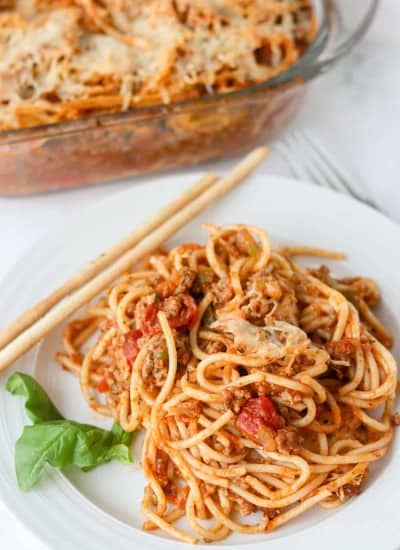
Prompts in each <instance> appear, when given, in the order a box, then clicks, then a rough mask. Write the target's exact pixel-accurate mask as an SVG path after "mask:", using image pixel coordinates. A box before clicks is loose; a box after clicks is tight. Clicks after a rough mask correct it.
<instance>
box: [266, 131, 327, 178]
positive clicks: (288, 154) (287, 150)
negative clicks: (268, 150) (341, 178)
mask: <svg viewBox="0 0 400 550" xmlns="http://www.w3.org/2000/svg"><path fill="white" fill-rule="evenodd" d="M276 149H277V151H279V152H280V153H281V155H282V156H283V157H284V158H285V160H286V161H287V163H288V165H289V167H290V169H291V171H292V173H293V175H294V176H295V177H296V178H298V179H301V180H305V181H309V180H310V175H309V174H308V173H307V171H306V170H305V169H304V167H303V165H302V164H301V163H300V162H298V160H297V159H296V155H295V154H293V148H292V146H291V144H290V142H288V140H287V139H285V138H283V139H281V140H280V141H279V142H278V143H277V144H276ZM311 181H312V183H315V184H316V185H319V183H318V182H316V181H314V180H311Z"/></svg>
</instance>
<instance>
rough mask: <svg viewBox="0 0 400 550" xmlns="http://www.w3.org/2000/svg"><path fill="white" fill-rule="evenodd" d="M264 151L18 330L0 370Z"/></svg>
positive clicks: (237, 178)
mask: <svg viewBox="0 0 400 550" xmlns="http://www.w3.org/2000/svg"><path fill="white" fill-rule="evenodd" d="M267 154H268V149H266V148H265V147H260V148H258V149H255V150H254V151H252V152H251V153H250V154H249V155H247V157H245V159H243V160H242V161H241V162H240V163H239V164H238V165H237V166H236V167H235V168H234V169H233V170H232V172H230V173H229V174H228V175H227V176H225V177H224V178H222V179H221V180H219V181H218V182H217V183H215V184H214V185H212V186H211V187H209V188H208V189H206V190H205V191H204V192H203V193H202V194H201V195H200V196H199V197H198V198H196V199H194V200H193V201H192V202H191V203H189V204H188V205H187V206H185V207H184V208H182V209H181V210H180V211H178V212H177V213H176V214H175V215H174V216H172V217H171V218H170V219H169V220H168V221H166V222H165V223H163V224H162V225H161V226H160V227H158V228H157V229H155V230H154V231H153V232H152V233H150V234H149V235H148V236H146V237H145V238H144V239H143V240H142V241H141V242H140V243H139V244H138V245H137V246H136V247H135V248H133V249H131V250H129V251H128V252H125V253H124V254H123V255H122V256H121V257H120V258H118V259H117V260H116V261H115V262H114V263H113V264H112V265H111V266H109V267H108V268H107V269H105V270H104V271H103V272H101V273H100V274H99V275H97V276H96V277H95V278H94V279H92V280H91V281H90V282H89V283H87V284H86V285H84V286H82V287H81V288H79V289H78V290H77V291H76V292H75V293H74V294H72V295H71V296H68V297H66V298H65V299H64V300H63V301H62V302H61V303H59V304H57V305H56V306H55V307H54V308H53V309H52V310H51V311H49V312H48V313H47V314H46V315H45V316H44V317H42V318H41V319H39V320H38V321H37V322H36V323H35V324H33V325H32V326H31V327H30V328H28V329H27V330H26V331H25V332H24V333H22V334H20V335H19V336H18V337H17V338H16V339H14V340H13V341H12V342H11V343H10V344H8V346H6V347H5V348H3V349H2V350H1V351H0V371H2V370H4V369H5V368H7V367H8V366H10V365H11V364H12V363H14V362H15V361H16V360H17V359H19V358H20V357H21V356H22V355H24V353H26V352H27V351H29V350H30V349H31V348H32V347H33V346H34V345H35V344H36V343H37V342H39V340H40V339H41V338H43V337H44V336H45V335H46V334H48V333H49V332H50V331H51V330H53V329H54V328H55V327H57V326H58V325H60V324H61V323H62V322H63V321H64V320H65V319H67V318H68V317H69V316H70V315H71V314H72V313H74V312H75V311H77V310H78V309H79V308H80V307H82V306H83V305H84V304H86V303H87V302H89V301H90V300H92V299H93V298H94V297H95V296H96V295H98V294H99V293H100V292H102V291H103V290H104V289H105V288H106V287H107V286H108V285H109V284H111V283H112V282H113V281H114V280H115V279H117V278H118V277H119V276H120V275H122V274H123V273H124V272H125V271H126V270H127V269H129V267H130V266H132V265H133V264H134V263H135V262H137V261H138V260H140V259H141V258H143V256H145V255H146V254H149V253H151V252H152V251H153V250H154V249H156V248H157V247H159V246H160V245H161V244H163V243H164V242H165V241H166V240H167V239H169V238H170V237H171V236H172V235H173V234H174V233H176V232H177V231H178V230H179V229H181V228H182V227H183V226H184V225H186V224H187V223H188V222H189V221H191V220H192V219H193V218H194V217H195V216H197V215H198V214H200V212H202V211H203V210H204V209H205V208H207V207H208V206H210V205H211V204H213V203H214V202H215V201H216V200H218V199H219V198H221V197H222V196H223V195H224V194H225V193H227V192H228V191H230V190H231V189H233V188H234V187H235V186H236V185H238V184H239V183H240V182H241V181H242V180H243V179H244V178H245V177H246V176H248V175H249V174H250V173H251V172H252V171H253V170H254V169H255V168H256V167H257V166H258V165H259V164H260V162H262V161H263V160H264V159H265V157H266V156H267Z"/></svg>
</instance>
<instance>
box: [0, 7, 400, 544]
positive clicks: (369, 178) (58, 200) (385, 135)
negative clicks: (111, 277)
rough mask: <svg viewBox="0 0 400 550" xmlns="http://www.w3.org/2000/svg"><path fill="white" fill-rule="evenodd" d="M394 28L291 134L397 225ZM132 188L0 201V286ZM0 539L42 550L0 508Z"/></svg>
mask: <svg viewBox="0 0 400 550" xmlns="http://www.w3.org/2000/svg"><path fill="white" fill-rule="evenodd" d="M399 21H400V3H399V2H398V0H382V6H381V8H380V10H379V13H378V16H377V19H376V20H375V22H374V25H373V27H372V29H371V30H370V32H369V34H368V36H367V38H366V39H365V40H364V42H363V45H362V46H361V47H359V48H358V49H356V50H355V51H354V53H353V54H352V55H351V56H350V57H349V58H348V59H346V60H345V61H344V62H342V63H341V64H340V66H338V67H337V68H335V69H334V70H333V71H332V72H331V73H329V74H328V75H325V76H324V77H323V78H321V79H320V80H318V81H316V82H315V83H314V84H313V86H312V88H311V90H310V91H309V94H308V96H307V98H306V102H305V105H304V107H303V109H302V111H301V113H300V114H299V116H298V117H297V119H296V121H295V122H294V124H293V127H298V128H307V131H309V132H310V133H312V135H313V136H314V137H317V138H318V139H320V140H321V142H322V143H323V144H324V146H325V147H326V148H328V149H329V150H330V152H331V153H332V154H334V155H335V157H336V158H337V160H338V161H339V162H340V163H342V164H343V165H344V166H345V167H346V169H347V170H348V171H349V172H350V173H351V174H352V175H353V176H354V178H357V179H358V180H359V181H360V182H361V183H362V184H363V185H365V186H367V187H369V188H370V190H371V191H372V192H373V196H374V199H375V201H376V202H377V203H378V204H379V206H380V207H381V209H382V210H383V211H385V212H386V213H387V214H388V215H389V216H391V217H392V218H393V219H395V220H397V221H399V222H400V153H399V149H400V139H399V131H400V61H399V59H400V33H399V30H398V24H399ZM230 165H231V162H219V163H214V164H213V165H212V167H213V169H215V170H224V169H227V168H229V166H230ZM202 170H204V167H203V168H202ZM262 170H263V171H264V172H265V173H266V174H271V173H275V174H280V175H290V172H289V169H288V167H287V166H286V165H285V163H284V161H283V159H282V158H280V157H279V155H278V154H277V153H272V155H271V157H270V160H269V162H268V163H266V164H265V165H264V167H263V168H262ZM134 184H135V183H134V182H132V183H130V182H128V183H127V182H123V183H122V182H121V183H114V184H112V185H108V186H107V185H103V186H96V187H93V188H86V189H80V190H76V191H68V192H62V193H54V194H50V195H42V196H37V197H27V198H20V199H16V198H13V199H5V198H3V199H1V198H0V246H1V263H0V278H1V277H2V276H3V275H4V274H5V273H6V272H7V271H8V270H9V269H10V267H12V265H13V264H14V262H15V261H16V259H17V258H18V257H20V256H21V255H22V254H23V253H24V252H25V251H27V250H29V248H30V247H31V245H32V244H33V243H34V242H35V241H36V240H37V239H38V238H40V237H41V236H42V235H44V234H45V233H46V232H48V231H50V230H51V229H52V228H54V227H57V225H58V224H59V223H61V222H62V220H63V219H65V217H66V216H67V215H68V213H71V212H76V211H77V210H79V209H82V208H84V207H85V206H86V205H89V204H92V203H93V201H96V200H98V199H101V198H103V197H107V196H108V195H110V194H111V193H115V192H116V191H118V190H122V189H124V188H126V186H127V185H134ZM0 324H1V320H0ZM0 533H1V546H2V547H3V548H9V549H12V550H45V546H44V545H43V544H42V543H41V542H40V541H38V540H37V539H36V537H35V536H34V535H32V534H31V533H30V532H28V530H27V529H26V528H25V527H24V526H23V525H22V524H21V523H20V522H19V521H18V520H17V519H15V518H14V517H13V516H12V515H11V514H10V513H9V512H8V511H7V509H6V507H5V506H4V504H2V503H1V502H0Z"/></svg>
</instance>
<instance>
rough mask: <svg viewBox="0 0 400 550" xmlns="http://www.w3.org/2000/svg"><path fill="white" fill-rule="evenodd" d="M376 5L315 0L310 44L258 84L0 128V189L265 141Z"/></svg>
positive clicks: (86, 178) (187, 160) (134, 170)
mask: <svg viewBox="0 0 400 550" xmlns="http://www.w3.org/2000/svg"><path fill="white" fill-rule="evenodd" d="M378 2H379V0H352V1H351V2H349V1H348V0H316V1H315V2H314V4H315V10H316V15H317V18H318V21H319V29H318V33H317V36H316V39H315V41H314V42H313V44H312V45H311V46H310V48H309V49H308V50H307V52H306V53H305V54H304V55H303V56H302V57H301V58H300V60H299V61H298V62H297V63H296V64H295V65H293V66H292V67H291V68H290V69H288V70H287V71H285V72H283V73H281V74H280V75H279V76H277V77H275V78H273V79H271V80H268V81H266V82H263V83H262V84H257V85H253V86H249V87H247V88H244V89H242V90H239V91H236V92H231V93H228V94H223V95H212V96H206V97H202V98H200V99H195V100H187V101H182V102H179V103H173V104H171V105H156V106H152V107H142V108H137V109H133V110H130V111H128V112H123V113H117V114H116V113H113V114H109V115H100V116H93V117H88V118H84V119H79V120H76V121H72V122H71V121H68V122H62V123H58V124H53V125H48V126H39V127H34V128H28V129H23V130H13V131H5V132H0V194H1V195H27V194H33V193H39V192H45V191H54V190H56V189H66V188H72V187H77V186H81V185H88V184H93V183H99V182H105V181H111V180H116V179H122V178H126V177H128V176H133V175H136V174H144V173H149V172H155V171H161V170H169V169H172V168H178V167H182V166H187V165H191V164H195V163H199V162H202V161H206V160H211V159H216V158H220V157H224V156H227V155H233V154H236V153H238V152H240V151H245V150H246V149H249V148H251V147H253V146H254V145H256V144H258V143H260V142H263V143H265V142H267V141H268V140H269V139H271V138H272V137H273V136H275V135H276V134H277V133H278V132H279V131H280V130H281V129H283V128H284V127H285V126H286V124H287V123H288V122H289V120H290V119H291V118H292V117H293V115H294V113H295V112H296V110H297V109H298V107H299V105H300V104H301V100H302V98H303V95H304V93H305V91H306V89H307V83H308V82H309V81H311V80H312V79H313V78H315V77H316V76H318V75H320V74H321V73H323V72H325V71H326V70H328V69H329V68H330V67H331V66H332V65H333V64H334V63H335V62H337V61H338V60H339V59H340V58H341V57H343V55H345V54H346V53H348V52H349V51H350V50H351V49H352V48H353V46H354V45H356V44H357V43H358V42H359V41H360V39H361V38H362V36H363V35H364V34H365V32H366V30H367V29H368V27H369V25H370V23H371V21H372V19H373V16H374V14H375V11H376V8H377V5H378Z"/></svg>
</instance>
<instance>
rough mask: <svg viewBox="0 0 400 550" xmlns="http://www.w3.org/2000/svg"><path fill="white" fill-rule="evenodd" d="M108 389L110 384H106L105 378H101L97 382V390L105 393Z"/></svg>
mask: <svg viewBox="0 0 400 550" xmlns="http://www.w3.org/2000/svg"><path fill="white" fill-rule="evenodd" d="M109 389H110V386H109V385H108V382H107V380H106V379H105V378H102V379H101V380H100V382H99V383H98V384H97V390H98V391H99V392H100V393H106V392H108V390H109Z"/></svg>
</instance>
